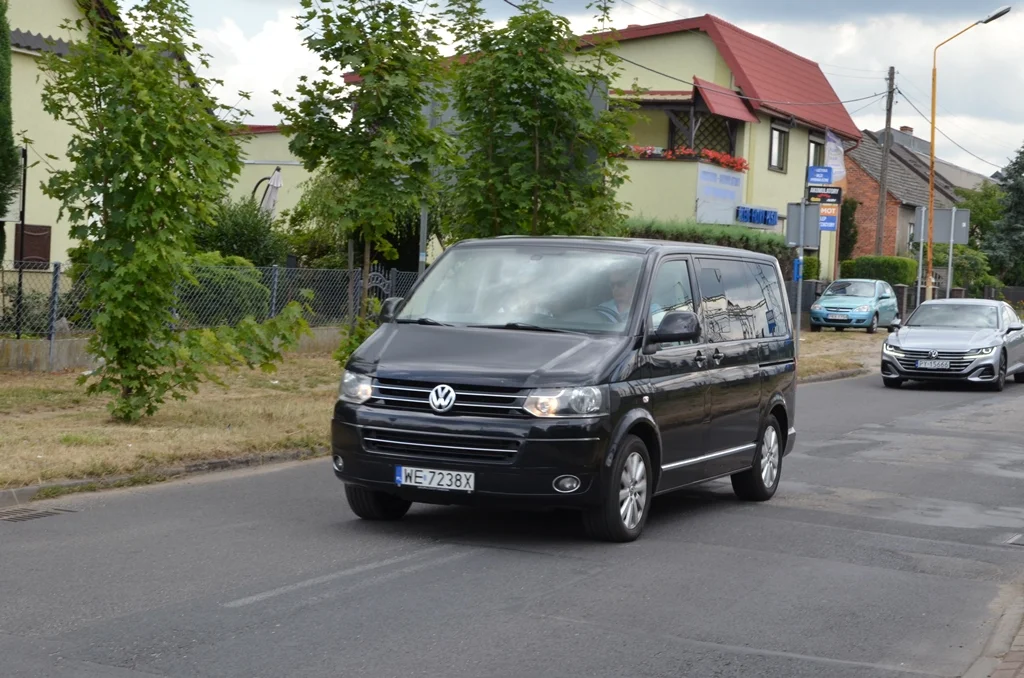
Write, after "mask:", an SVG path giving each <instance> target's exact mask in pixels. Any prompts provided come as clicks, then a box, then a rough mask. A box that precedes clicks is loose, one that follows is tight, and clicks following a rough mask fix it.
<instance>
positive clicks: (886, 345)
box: [882, 342, 903, 358]
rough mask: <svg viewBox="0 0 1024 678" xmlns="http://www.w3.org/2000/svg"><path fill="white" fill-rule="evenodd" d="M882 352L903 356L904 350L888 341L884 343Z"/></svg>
mask: <svg viewBox="0 0 1024 678" xmlns="http://www.w3.org/2000/svg"><path fill="white" fill-rule="evenodd" d="M882 352H883V353H885V354H886V355H891V356H892V357H893V358H902V357H903V351H901V350H900V349H899V347H898V346H892V345H890V344H889V343H888V342H886V343H884V344H882Z"/></svg>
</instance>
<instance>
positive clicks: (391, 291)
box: [388, 268, 398, 297]
mask: <svg viewBox="0 0 1024 678" xmlns="http://www.w3.org/2000/svg"><path fill="white" fill-rule="evenodd" d="M390 278H391V279H390V281H389V282H388V296H389V297H394V296H397V295H398V291H397V290H398V269H397V268H393V269H391V276H390Z"/></svg>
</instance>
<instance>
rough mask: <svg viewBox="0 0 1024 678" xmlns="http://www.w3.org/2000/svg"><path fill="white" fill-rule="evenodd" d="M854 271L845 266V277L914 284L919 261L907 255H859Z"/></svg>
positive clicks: (855, 260)
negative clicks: (849, 270)
mask: <svg viewBox="0 0 1024 678" xmlns="http://www.w3.org/2000/svg"><path fill="white" fill-rule="evenodd" d="M853 261H854V262H855V264H854V269H855V272H854V273H850V272H848V270H847V269H846V266H845V264H844V266H843V270H842V273H843V277H846V278H850V277H857V278H868V279H872V280H884V281H885V282H887V283H889V284H890V285H913V284H914V280H916V279H917V261H916V260H914V259H908V258H906V257H858V258H856V259H854V260H853Z"/></svg>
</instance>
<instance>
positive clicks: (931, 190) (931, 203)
mask: <svg viewBox="0 0 1024 678" xmlns="http://www.w3.org/2000/svg"><path fill="white" fill-rule="evenodd" d="M1009 12H1010V8H1009V6H1006V7H1000V8H999V9H997V10H996V11H995V12H993V13H992V14H989V15H988V16H987V17H985V18H984V19H981V20H980V21H975V22H974V23H973V24H971V25H970V26H968V27H967V28H965V29H963V30H962V31H960V32H959V33H957V34H956V35H954V36H953V37H951V38H947V39H945V40H943V41H942V42H940V43H939V44H938V45H936V46H935V49H934V50H932V119H931V133H932V139H931V149H930V158H929V163H928V271H927V273H926V274H925V284H926V285H927V288H926V289H925V299H931V298H932V254H933V252H932V249H933V248H932V244H933V242H934V239H935V97H936V90H935V86H936V81H937V79H938V78H937V71H938V57H939V48H940V47H942V46H943V45H945V44H946V43H947V42H949V41H950V40H953V39H954V38H958V37H960V36H961V35H963V34H964V33H966V32H967V31H969V30H971V29H972V28H974V27H975V26H977V25H978V24H988V23H992V22H993V21H995V20H996V19H998V18H999V17H1002V16H1006V15H1007V14H1008V13H1009ZM886 133H887V134H891V132H889V131H888V130H887V131H886Z"/></svg>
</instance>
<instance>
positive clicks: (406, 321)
mask: <svg viewBox="0 0 1024 678" xmlns="http://www.w3.org/2000/svg"><path fill="white" fill-rule="evenodd" d="M395 322H397V323H401V324H403V325H434V326H437V327H451V325H450V324H448V323H443V322H441V321H440V320H434V319H433V318H427V317H426V316H424V317H422V318H399V319H398V320H396V321H395Z"/></svg>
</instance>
